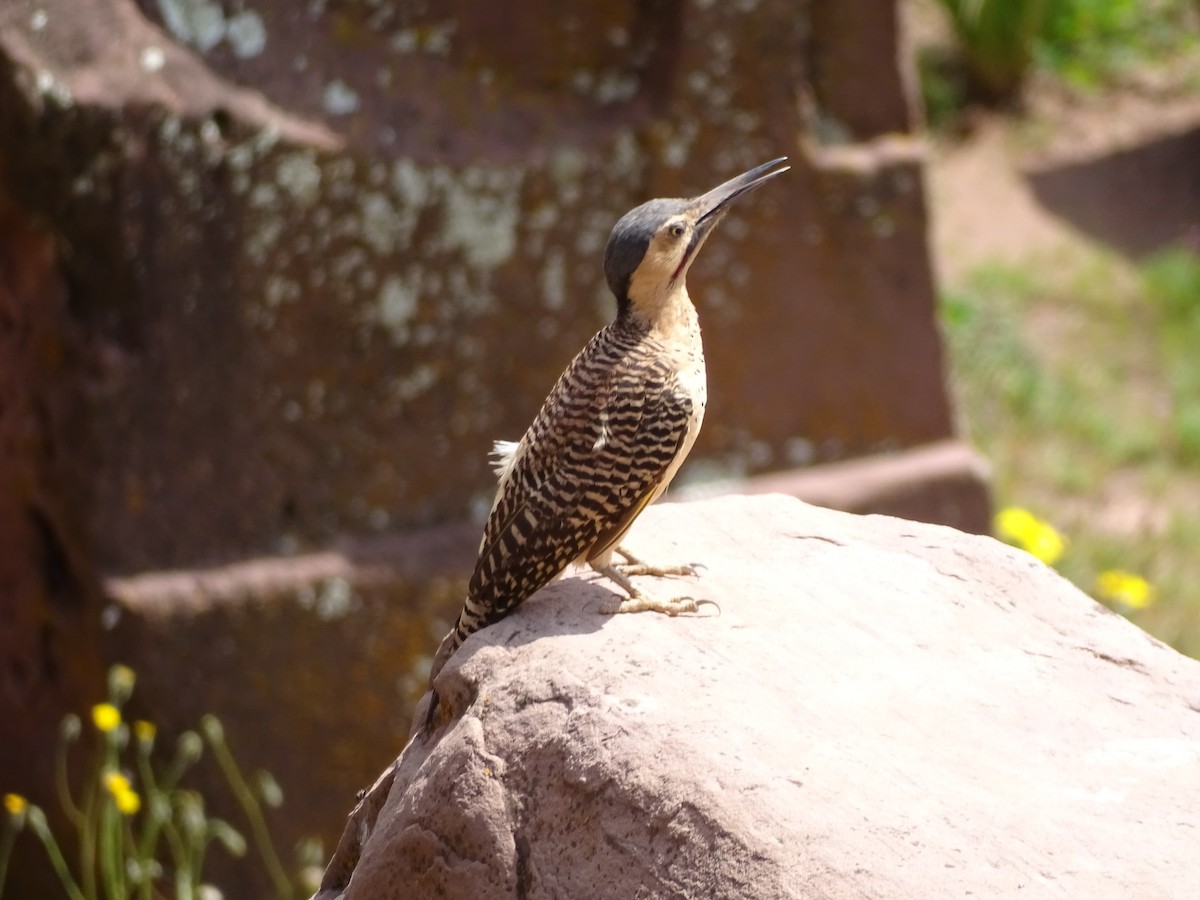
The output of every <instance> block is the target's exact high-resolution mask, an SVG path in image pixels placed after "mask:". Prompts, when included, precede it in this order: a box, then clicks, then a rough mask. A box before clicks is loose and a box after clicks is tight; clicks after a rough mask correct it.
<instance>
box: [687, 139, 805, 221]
mask: <svg viewBox="0 0 1200 900" xmlns="http://www.w3.org/2000/svg"><path fill="white" fill-rule="evenodd" d="M786 161H787V157H786V156H781V157H779V159H773V160H771V161H770V162H769V163H763V164H762V165H761V166H755V167H754V168H753V169H751V170H750V171H749V172H743V173H742V174H741V175H738V176H737V177H736V178H730V179H729V180H728V181H727V182H725V183H724V184H722V185H719V186H718V187H715V188H713V189H712V190H711V191H709V192H708V193H707V194H703V195H701V196H699V197H697V198H696V199H695V200H694V201H693V203H694V204H695V206H696V208H697V210H698V212H699V215H698V216H697V219H696V224H697V226H698V228H697V231H702V232H703V233H704V234H707V233H708V232H709V231H710V230H712V227H713V226H714V225H716V224H717V223H718V222H719V221H721V219H722V217H724V215H725V213H726V212H728V210H729V205H730V204H731V203H733V201H734V200H736V199H737V198H738V197H741V196H742V195H743V194H748V193H750V191H752V190H754V189H755V188H756V187H758V186H759V185H760V184H762V183H763V182H765V181H767V180H768V179H770V178H774V177H775V176H776V175H782V174H783V173H784V172H786V171H787V170H788V169H790V168H791V166H784V167H783V168H777V166H779V164H780V163H782V162H786Z"/></svg>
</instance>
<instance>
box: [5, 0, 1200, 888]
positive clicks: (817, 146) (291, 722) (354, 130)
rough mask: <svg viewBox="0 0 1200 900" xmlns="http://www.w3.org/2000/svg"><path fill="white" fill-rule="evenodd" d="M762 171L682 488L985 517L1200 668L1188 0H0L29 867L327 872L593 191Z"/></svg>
mask: <svg viewBox="0 0 1200 900" xmlns="http://www.w3.org/2000/svg"><path fill="white" fill-rule="evenodd" d="M780 155H787V156H789V157H790V158H791V162H792V166H793V168H792V171H791V172H789V173H788V175H787V176H785V177H784V178H780V179H777V180H775V181H773V182H772V185H771V189H770V190H764V191H761V192H757V193H756V194H755V196H754V198H753V202H752V203H745V204H742V205H741V206H740V207H739V208H738V209H736V210H735V211H734V213H733V214H732V215H731V216H730V218H729V220H728V221H727V222H726V223H725V224H724V225H723V226H722V229H721V230H720V232H719V233H718V234H717V235H715V236H714V238H713V240H711V241H710V242H709V243H708V245H707V246H706V247H705V251H704V254H703V255H702V256H701V258H700V259H699V261H698V262H697V265H696V266H695V267H694V269H693V270H692V277H691V279H690V287H691V293H692V296H693V298H694V299H695V300H696V302H697V306H698V308H699V311H700V315H701V320H702V322H703V326H704V331H705V348H706V356H707V358H708V368H709V385H710V387H709V390H710V406H709V410H708V414H707V417H706V422H705V429H704V432H703V434H702V436H701V439H700V442H699V443H698V444H697V446H696V449H695V450H694V452H693V454H692V457H691V459H690V460H689V463H688V465H687V466H686V467H685V469H684V470H683V472H682V473H681V477H680V479H679V481H678V485H679V487H678V490H674V491H673V492H672V495H673V498H674V499H677V500H681V499H688V498H695V497H702V496H709V495H713V494H719V493H724V492H730V491H738V492H748V493H750V492H761V491H784V492H788V493H792V494H794V495H796V496H799V497H801V498H803V499H806V500H809V501H811V502H816V503H821V504H823V505H828V506H832V507H835V508H840V509H845V510H848V511H852V512H864V513H886V514H890V515H898V516H903V517H907V518H912V519H918V520H922V521H928V522H934V523H939V524H945V525H951V526H954V527H957V528H961V529H964V530H968V531H975V532H980V533H988V532H991V533H994V534H996V535H997V536H998V537H1001V538H1002V539H1004V540H1007V541H1009V542H1011V543H1014V544H1016V545H1018V546H1020V547H1022V548H1024V549H1026V550H1028V551H1029V552H1030V553H1032V554H1034V555H1035V556H1037V557H1039V558H1040V559H1042V560H1043V561H1044V562H1046V563H1047V564H1049V565H1052V566H1054V567H1055V568H1057V569H1058V570H1059V571H1060V572H1061V573H1062V574H1063V575H1064V576H1065V577H1067V578H1069V579H1070V580H1072V581H1073V582H1074V583H1075V584H1077V585H1078V586H1079V587H1080V588H1081V589H1082V590H1083V591H1085V592H1087V593H1088V594H1090V595H1092V596H1093V597H1096V598H1097V599H1098V600H1100V601H1101V602H1103V603H1105V604H1106V605H1108V606H1109V607H1111V608H1112V609H1114V610H1115V611H1117V612H1119V613H1121V614H1123V615H1126V616H1128V617H1129V618H1130V619H1131V620H1132V621H1133V622H1135V623H1136V624H1137V625H1139V626H1141V627H1142V628H1145V629H1146V630H1148V631H1149V632H1151V633H1152V634H1154V635H1156V636H1157V637H1159V638H1160V639H1162V640H1164V641H1166V642H1168V643H1170V644H1171V645H1173V646H1175V647H1176V648H1178V649H1179V650H1180V651H1181V652H1184V653H1187V654H1190V655H1193V656H1196V655H1200V587H1198V585H1200V562H1198V561H1197V557H1196V554H1195V553H1194V552H1193V551H1194V547H1195V545H1196V542H1197V538H1198V537H1200V502H1197V501H1198V500H1200V351H1198V350H1197V345H1198V343H1200V5H1198V4H1197V3H1195V2H1194V0H1144V2H1134V0H1027V2H1026V0H995V2H987V0H807V2H802V3H795V2H783V0H738V2H730V3H711V2H707V0H694V2H685V0H650V2H634V0H629V2H612V0H603V2H601V0H593V2H580V3H576V4H572V5H571V8H570V10H569V11H564V10H563V9H561V8H560V7H557V6H553V5H551V4H549V3H545V4H544V5H539V2H538V0H530V2H529V3H527V4H525V5H523V6H520V7H508V6H502V5H484V4H479V3H474V2H469V0H458V2H448V3H444V4H440V5H439V8H438V9H432V8H430V6H429V5H428V4H421V3H406V2H399V0H396V2H388V0H309V2H306V3H301V4H297V3H293V2H282V0H6V2H5V3H4V4H2V5H0V663H2V668H0V717H2V718H3V721H4V722H5V723H6V725H5V735H6V737H5V740H4V741H0V793H4V794H5V811H4V812H0V815H3V816H5V817H6V819H5V823H4V831H3V832H0V896H5V897H8V896H21V897H24V896H59V895H60V894H59V893H57V892H58V891H59V890H60V889H61V885H62V884H63V883H64V881H66V880H72V881H74V882H77V884H76V887H77V888H78V889H79V893H80V894H81V895H83V896H86V897H89V898H90V897H93V896H99V894H98V893H97V891H98V890H100V887H98V885H103V884H111V890H110V891H109V894H108V895H109V896H126V895H128V896H152V893H150V890H151V886H152V885H154V886H155V887H154V890H160V889H162V887H163V885H164V884H168V883H170V881H171V879H172V878H175V879H176V884H177V885H178V888H177V893H178V895H179V896H184V895H186V894H187V890H185V887H187V888H188V889H193V888H194V889H198V887H199V885H201V884H212V885H219V886H220V887H221V888H222V889H223V890H224V891H225V895H226V896H238V897H255V896H263V897H266V896H301V895H303V893H304V891H305V890H307V889H308V884H307V882H306V881H305V879H306V878H310V877H311V875H312V874H313V872H319V870H320V866H321V865H322V864H323V862H324V859H325V857H326V854H327V852H328V851H329V849H330V848H331V847H332V846H333V843H334V841H335V840H336V839H337V836H338V834H339V833H340V831H341V825H342V822H343V821H344V816H345V815H346V813H347V812H348V811H349V810H350V808H351V807H352V806H353V804H354V802H355V792H356V791H357V790H358V789H359V788H362V787H365V786H366V785H367V784H368V783H369V782H370V781H371V780H372V779H373V778H374V777H375V776H376V775H377V774H378V773H379V772H380V771H381V769H382V768H383V767H384V766H386V765H387V764H388V763H389V762H390V761H391V760H392V759H393V758H394V756H395V755H396V753H397V752H398V751H399V750H400V748H401V747H402V746H403V744H404V741H405V738H406V736H407V732H408V725H409V721H408V719H409V715H410V712H411V708H412V705H413V704H414V703H415V701H416V700H417V699H418V698H419V696H420V695H421V693H422V691H423V689H424V686H425V678H426V675H427V672H428V665H429V659H430V654H431V653H432V651H433V650H434V649H435V648H436V646H437V643H438V641H439V640H440V638H441V636H442V635H443V634H444V633H445V631H446V630H447V628H448V627H449V624H450V622H451V621H452V618H453V616H454V615H455V614H456V613H457V610H458V608H459V606H460V604H461V601H462V596H463V590H464V586H465V580H466V576H467V574H468V573H469V570H470V567H471V564H472V562H473V556H474V550H475V548H476V547H477V544H478V528H479V522H480V519H481V517H482V515H483V514H484V513H485V512H486V510H487V508H488V505H489V504H490V500H491V493H492V490H493V482H492V476H491V473H490V470H489V468H488V466H487V462H486V457H487V453H488V451H489V450H490V447H491V443H492V441H493V440H495V439H516V438H518V437H519V436H520V434H521V432H522V430H523V429H524V428H525V426H526V425H527V424H528V422H529V421H530V419H531V418H532V416H533V414H534V413H535V412H536V410H537V408H538V406H539V404H540V402H541V400H542V398H543V397H544V396H545V393H546V392H547V390H548V389H549V387H550V386H551V385H552V384H553V382H554V379H555V378H556V377H557V375H558V373H559V372H560V371H561V370H562V368H563V366H564V365H565V364H566V363H567V362H568V361H569V359H570V358H571V357H572V356H573V354H574V353H575V352H576V351H577V350H578V349H579V347H580V346H582V344H583V343H584V341H586V340H587V338H588V337H589V336H590V335H591V334H592V333H594V331H595V330H596V329H597V328H598V327H600V326H601V325H603V324H604V323H605V322H606V321H608V319H609V318H611V316H612V313H613V306H614V304H613V300H612V298H611V296H609V294H608V292H607V289H606V288H605V286H604V280H603V277H602V270H601V259H602V252H603V247H604V242H605V240H606V238H607V236H608V232H609V229H610V228H611V227H612V224H613V223H614V222H615V221H616V219H617V218H618V217H619V216H620V215H621V214H622V213H624V212H625V211H626V210H627V209H629V208H631V207H632V206H634V205H636V204H637V203H640V202H641V201H643V200H645V199H647V198H648V197H653V196H680V195H693V194H696V193H699V192H701V191H703V190H705V189H707V188H709V187H711V186H713V185H715V184H717V183H718V182H720V181H722V180H724V179H725V178H728V177H730V176H731V175H733V174H736V173H737V172H740V171H742V170H744V169H747V168H749V167H751V166H753V165H756V164H758V163H761V162H764V161H766V160H769V159H771V158H773V157H776V156H780ZM668 499H670V498H668ZM64 717H65V718H64ZM267 772H269V773H271V774H270V775H268V774H266V773H267ZM155 773H157V775H156V774H155ZM280 803H282V805H279V804H280ZM171 833H173V834H174V835H175V839H174V840H167V835H169V834H171ZM54 835H57V838H54V837H52V836H54ZM55 840H57V841H58V844H55V843H54V841H55ZM89 842H90V843H89ZM59 845H61V848H62V852H63V863H62V866H61V867H59V868H58V869H57V871H56V868H55V865H54V864H53V861H54V858H55V857H54V853H53V852H49V853H47V852H43V851H44V850H51V849H52V847H54V846H59ZM181 847H183V848H184V851H186V852H184V851H181V850H180V848H181ZM209 847H211V852H208V853H207V854H206V853H205V852H203V850H204V848H209ZM14 848H15V849H14ZM197 848H199V849H197ZM5 860H8V861H9V862H8V863H7V864H6V863H5V862H4V861H5ZM5 865H7V869H6V868H5ZM180 873H182V874H180ZM114 879H115V881H114ZM6 883H7V887H6ZM61 895H63V896H66V895H68V894H67V893H62V894H61ZM153 895H154V896H158V895H161V894H153Z"/></svg>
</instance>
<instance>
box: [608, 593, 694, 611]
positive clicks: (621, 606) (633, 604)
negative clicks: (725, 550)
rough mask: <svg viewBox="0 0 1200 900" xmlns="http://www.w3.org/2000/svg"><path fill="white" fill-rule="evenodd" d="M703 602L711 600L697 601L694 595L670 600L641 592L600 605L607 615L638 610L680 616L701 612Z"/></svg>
mask: <svg viewBox="0 0 1200 900" xmlns="http://www.w3.org/2000/svg"><path fill="white" fill-rule="evenodd" d="M701 602H704V603H708V602H711V601H707V600H706V601H697V600H695V599H693V598H692V597H672V598H671V599H670V600H660V599H659V598H657V597H650V596H648V595H646V594H643V593H641V592H639V593H637V594H635V595H633V596H631V597H628V598H627V599H625V600H620V601H617V602H615V603H605V604H604V605H603V606H601V607H600V612H601V613H603V614H604V615H606V616H615V615H618V614H619V613H638V612H660V613H663V614H664V615H667V616H679V615H683V614H684V613H694V612H699V610H700V604H701Z"/></svg>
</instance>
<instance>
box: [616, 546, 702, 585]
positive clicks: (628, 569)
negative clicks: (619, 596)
mask: <svg viewBox="0 0 1200 900" xmlns="http://www.w3.org/2000/svg"><path fill="white" fill-rule="evenodd" d="M616 551H617V552H618V553H620V554H621V555H622V556H623V557H625V562H623V563H621V564H620V566H621V569H620V571H621V572H622V573H624V574H625V575H655V576H658V577H659V578H665V577H670V576H676V575H699V574H700V569H701V568H703V566H701V565H700V564H699V563H687V564H685V565H682V566H652V565H649V564H648V563H646V562H644V561H643V560H641V559H640V558H639V557H637V556H634V555H633V554H632V553H630V552H629V551H628V550H626V549H625V548H624V547H623V546H618V547H617V548H616ZM606 574H607V573H606ZM608 577H610V578H612V576H611V575H609V576H608ZM613 581H616V579H615V578H613ZM617 583H618V584H620V582H619V581H618V582H617ZM621 586H622V587H624V585H621Z"/></svg>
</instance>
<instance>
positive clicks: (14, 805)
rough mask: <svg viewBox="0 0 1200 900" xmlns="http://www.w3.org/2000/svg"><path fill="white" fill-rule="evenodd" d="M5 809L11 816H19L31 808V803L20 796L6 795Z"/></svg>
mask: <svg viewBox="0 0 1200 900" xmlns="http://www.w3.org/2000/svg"><path fill="white" fill-rule="evenodd" d="M4 808H5V809H7V810H8V814H9V815H10V816H19V815H21V814H22V813H23V812H25V810H26V809H28V808H29V801H28V800H26V799H25V798H24V797H22V796H21V795H20V794H5V795H4Z"/></svg>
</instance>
